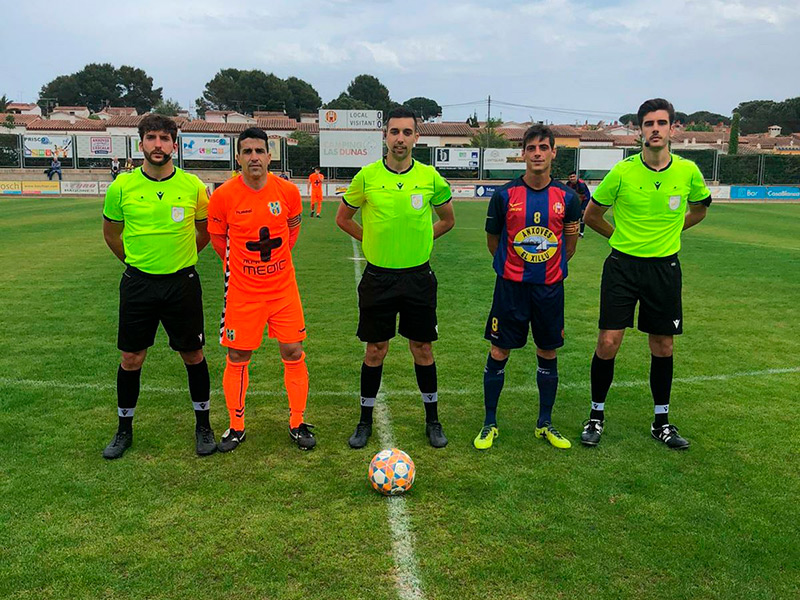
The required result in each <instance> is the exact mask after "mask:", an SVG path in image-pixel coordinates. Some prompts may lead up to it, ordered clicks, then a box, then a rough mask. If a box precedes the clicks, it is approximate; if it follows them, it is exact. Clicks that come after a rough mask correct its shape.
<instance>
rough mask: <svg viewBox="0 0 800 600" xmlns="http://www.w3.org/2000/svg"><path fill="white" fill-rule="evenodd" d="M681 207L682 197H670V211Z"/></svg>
mask: <svg viewBox="0 0 800 600" xmlns="http://www.w3.org/2000/svg"><path fill="white" fill-rule="evenodd" d="M680 205H681V197H680V196H670V197H669V208H670V210H678V207H679V206H680Z"/></svg>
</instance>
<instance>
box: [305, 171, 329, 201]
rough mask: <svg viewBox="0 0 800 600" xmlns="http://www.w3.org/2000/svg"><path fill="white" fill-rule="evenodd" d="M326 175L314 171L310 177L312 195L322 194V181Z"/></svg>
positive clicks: (309, 183)
mask: <svg viewBox="0 0 800 600" xmlns="http://www.w3.org/2000/svg"><path fill="white" fill-rule="evenodd" d="M323 181H325V176H324V175H323V174H322V173H312V174H311V175H310V176H309V178H308V185H310V186H311V195H312V196H322V182H323Z"/></svg>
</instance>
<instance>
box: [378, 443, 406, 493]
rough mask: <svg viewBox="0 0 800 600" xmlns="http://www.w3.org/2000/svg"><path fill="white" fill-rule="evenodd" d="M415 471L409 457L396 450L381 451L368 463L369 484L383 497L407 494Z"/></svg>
mask: <svg viewBox="0 0 800 600" xmlns="http://www.w3.org/2000/svg"><path fill="white" fill-rule="evenodd" d="M416 473H417V470H416V468H415V467H414V461H413V460H411V457H410V456H409V455H408V454H406V453H405V452H403V451H402V450H398V449H397V448H392V449H391V450H381V451H380V452H378V453H377V454H376V455H375V456H373V457H372V462H370V463H369V474H368V477H369V482H370V483H371V484H372V487H373V488H375V490H376V491H378V492H380V493H381V494H383V495H384V496H396V495H398V494H402V493H403V492H407V491H408V490H410V489H411V486H412V485H414V476H415V475H416Z"/></svg>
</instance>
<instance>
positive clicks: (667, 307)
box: [598, 250, 683, 335]
mask: <svg viewBox="0 0 800 600" xmlns="http://www.w3.org/2000/svg"><path fill="white" fill-rule="evenodd" d="M637 302H638V303H639V322H638V328H639V331H643V332H644V333H652V334H654V335H679V334H681V333H683V307H682V304H681V263H680V261H679V260H678V255H677V254H673V255H672V256H665V257H663V258H661V257H660V258H640V257H637V256H631V255H630V254H625V253H623V252H619V251H618V250H612V251H611V254H610V255H609V256H608V258H606V262H605V264H604V265H603V278H602V281H601V284H600V321H599V323H598V325H599V327H600V329H625V328H626V327H633V314H634V311H635V309H636V304H637Z"/></svg>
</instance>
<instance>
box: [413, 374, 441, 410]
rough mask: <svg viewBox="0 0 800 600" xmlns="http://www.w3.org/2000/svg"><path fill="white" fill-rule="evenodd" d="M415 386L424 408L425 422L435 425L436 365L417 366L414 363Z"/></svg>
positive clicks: (437, 400) (437, 397)
mask: <svg viewBox="0 0 800 600" xmlns="http://www.w3.org/2000/svg"><path fill="white" fill-rule="evenodd" d="M414 372H415V373H416V375H417V385H418V386H419V391H420V394H421V395H422V404H423V405H424V406H425V422H426V423H435V422H436V421H438V420H439V392H438V389H439V384H438V381H437V379H436V363H435V362H434V363H432V364H430V365H418V364H417V363H414Z"/></svg>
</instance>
